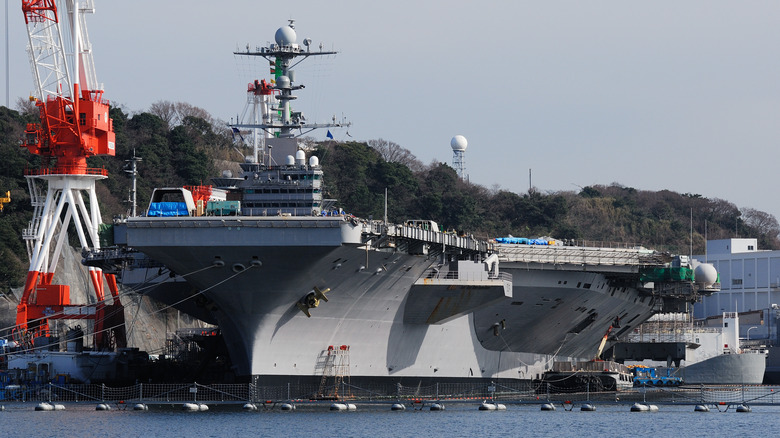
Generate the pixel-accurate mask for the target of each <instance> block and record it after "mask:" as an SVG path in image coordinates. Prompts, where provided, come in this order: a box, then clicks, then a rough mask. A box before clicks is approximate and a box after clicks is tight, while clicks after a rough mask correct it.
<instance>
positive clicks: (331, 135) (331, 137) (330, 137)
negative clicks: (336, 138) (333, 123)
mask: <svg viewBox="0 0 780 438" xmlns="http://www.w3.org/2000/svg"><path fill="white" fill-rule="evenodd" d="M325 137H328V138H329V139H331V140H333V134H331V133H330V129H328V135H326V136H325Z"/></svg>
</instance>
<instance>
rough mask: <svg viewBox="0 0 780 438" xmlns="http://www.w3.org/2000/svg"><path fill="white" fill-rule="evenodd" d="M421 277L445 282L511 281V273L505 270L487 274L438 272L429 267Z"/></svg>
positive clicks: (435, 281) (436, 281)
mask: <svg viewBox="0 0 780 438" xmlns="http://www.w3.org/2000/svg"><path fill="white" fill-rule="evenodd" d="M423 278H424V279H425V280H426V282H428V283H447V282H451V280H460V281H470V282H477V281H490V280H502V281H509V282H511V281H512V274H509V273H506V272H499V273H498V274H489V273H487V272H473V271H472V272H459V271H446V272H439V271H437V270H435V269H429V270H428V272H426V273H425V275H423Z"/></svg>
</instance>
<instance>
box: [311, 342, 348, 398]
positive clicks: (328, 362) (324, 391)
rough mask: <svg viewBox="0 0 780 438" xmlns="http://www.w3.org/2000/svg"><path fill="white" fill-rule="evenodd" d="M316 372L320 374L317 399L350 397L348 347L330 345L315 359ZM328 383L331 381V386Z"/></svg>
mask: <svg viewBox="0 0 780 438" xmlns="http://www.w3.org/2000/svg"><path fill="white" fill-rule="evenodd" d="M316 372H321V373H322V378H321V379H320V387H319V389H318V390H317V398H320V399H334V400H338V399H339V398H344V397H351V391H350V389H349V388H350V377H349V345H341V346H333V345H330V346H328V348H327V349H326V350H322V352H321V353H320V355H319V357H318V358H317V365H316ZM331 379H332V380H331ZM329 381H332V382H333V384H332V385H328V382H329ZM339 391H341V393H339Z"/></svg>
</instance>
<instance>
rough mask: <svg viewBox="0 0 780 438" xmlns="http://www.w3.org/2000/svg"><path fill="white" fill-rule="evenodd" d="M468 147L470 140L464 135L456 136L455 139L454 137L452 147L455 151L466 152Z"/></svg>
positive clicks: (451, 142)
mask: <svg viewBox="0 0 780 438" xmlns="http://www.w3.org/2000/svg"><path fill="white" fill-rule="evenodd" d="M468 145H469V142H468V140H466V137H464V136H462V135H456V136H455V137H452V140H451V141H450V146H452V150H453V151H461V152H462V151H465V150H466V148H467V147H468Z"/></svg>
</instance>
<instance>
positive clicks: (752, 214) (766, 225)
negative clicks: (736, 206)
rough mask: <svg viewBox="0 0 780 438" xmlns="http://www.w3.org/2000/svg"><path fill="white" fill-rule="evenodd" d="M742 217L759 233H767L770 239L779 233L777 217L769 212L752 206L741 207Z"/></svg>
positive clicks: (779, 227)
mask: <svg viewBox="0 0 780 438" xmlns="http://www.w3.org/2000/svg"><path fill="white" fill-rule="evenodd" d="M742 218H743V220H744V221H745V224H747V226H749V227H751V228H754V229H755V230H756V231H758V232H759V233H761V234H765V235H767V237H769V239H771V240H774V239H775V238H777V236H778V234H780V225H778V223H777V219H775V217H774V216H773V215H771V214H769V213H765V212H763V211H758V210H755V209H753V208H743V209H742Z"/></svg>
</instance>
